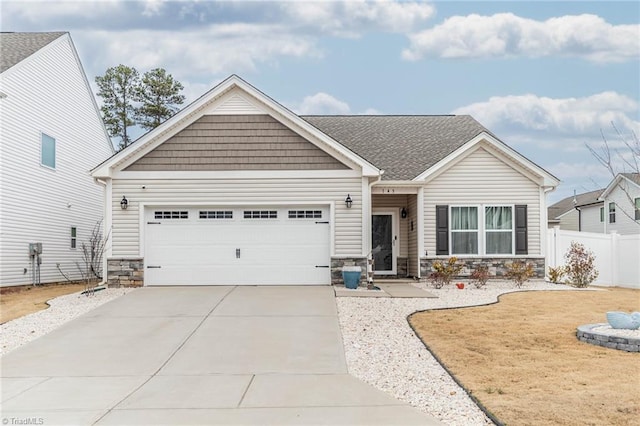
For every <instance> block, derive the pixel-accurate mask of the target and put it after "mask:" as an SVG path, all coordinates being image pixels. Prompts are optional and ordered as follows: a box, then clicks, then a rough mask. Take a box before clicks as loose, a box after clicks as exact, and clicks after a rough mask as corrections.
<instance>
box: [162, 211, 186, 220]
mask: <svg viewBox="0 0 640 426" xmlns="http://www.w3.org/2000/svg"><path fill="white" fill-rule="evenodd" d="M153 217H154V218H155V219H189V212H188V211H186V210H180V211H156V212H154V214H153Z"/></svg>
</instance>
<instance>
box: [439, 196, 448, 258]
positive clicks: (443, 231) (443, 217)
mask: <svg viewBox="0 0 640 426" xmlns="http://www.w3.org/2000/svg"><path fill="white" fill-rule="evenodd" d="M436 254H445V255H448V254H449V206H436Z"/></svg>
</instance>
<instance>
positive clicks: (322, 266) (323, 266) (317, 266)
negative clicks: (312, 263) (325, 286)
mask: <svg viewBox="0 0 640 426" xmlns="http://www.w3.org/2000/svg"><path fill="white" fill-rule="evenodd" d="M328 267H329V265H316V268H328Z"/></svg>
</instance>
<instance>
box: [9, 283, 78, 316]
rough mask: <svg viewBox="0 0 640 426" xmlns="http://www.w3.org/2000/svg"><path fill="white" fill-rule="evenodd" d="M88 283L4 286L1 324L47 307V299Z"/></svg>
mask: <svg viewBox="0 0 640 426" xmlns="http://www.w3.org/2000/svg"><path fill="white" fill-rule="evenodd" d="M86 288H87V285H86V284H51V285H47V284H45V285H42V286H37V287H33V286H21V287H18V288H11V287H4V288H3V289H2V294H0V324H4V323H5V322H7V321H11V320H14V319H16V318H20V317H22V316H25V315H29V314H32V313H34V312H38V311H41V310H43V309H47V308H48V307H49V305H47V300H51V299H54V298H56V297H58V296H64V295H65V294H71V293H77V292H79V291H83V290H84V289H86Z"/></svg>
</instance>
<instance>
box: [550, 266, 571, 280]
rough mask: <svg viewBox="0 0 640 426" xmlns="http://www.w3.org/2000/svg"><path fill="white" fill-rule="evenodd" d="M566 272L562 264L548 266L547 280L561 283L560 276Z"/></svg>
mask: <svg viewBox="0 0 640 426" xmlns="http://www.w3.org/2000/svg"><path fill="white" fill-rule="evenodd" d="M566 273H567V268H566V267H564V266H558V267H557V268H554V267H552V266H549V281H551V282H552V283H555V284H560V283H562V278H564V276H565V274H566Z"/></svg>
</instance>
